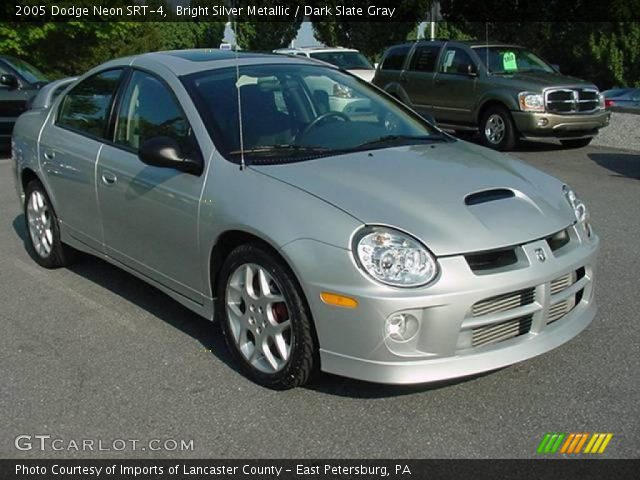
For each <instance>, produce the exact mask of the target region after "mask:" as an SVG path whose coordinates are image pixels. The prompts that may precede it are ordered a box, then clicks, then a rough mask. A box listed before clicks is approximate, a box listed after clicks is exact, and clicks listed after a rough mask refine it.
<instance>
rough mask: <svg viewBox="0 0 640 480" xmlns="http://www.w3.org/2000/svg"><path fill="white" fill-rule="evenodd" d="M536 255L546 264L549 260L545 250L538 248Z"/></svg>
mask: <svg viewBox="0 0 640 480" xmlns="http://www.w3.org/2000/svg"><path fill="white" fill-rule="evenodd" d="M535 253H536V258H537V259H538V261H540V262H544V261H546V260H547V256H546V255H545V254H544V250H542V249H541V248H536V250H535Z"/></svg>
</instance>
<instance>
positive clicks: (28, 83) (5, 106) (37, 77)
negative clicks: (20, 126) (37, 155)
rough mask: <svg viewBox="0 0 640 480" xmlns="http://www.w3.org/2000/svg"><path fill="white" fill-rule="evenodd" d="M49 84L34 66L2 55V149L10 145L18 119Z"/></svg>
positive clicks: (0, 83)
mask: <svg viewBox="0 0 640 480" xmlns="http://www.w3.org/2000/svg"><path fill="white" fill-rule="evenodd" d="M47 82H48V80H47V77H45V76H44V75H43V74H42V72H40V71H39V70H38V69H37V68H35V67H34V66H33V65H29V64H28V63H27V62H25V61H24V60H20V59H18V58H14V57H10V56H7V55H0V147H2V146H8V145H9V141H10V140H11V131H12V130H13V125H14V123H15V121H16V118H18V116H19V115H20V114H21V113H22V112H24V111H25V110H26V109H27V106H28V103H29V101H30V100H31V99H32V98H33V97H34V96H35V94H36V93H38V90H39V89H40V87H42V86H43V85H45V84H46V83H47Z"/></svg>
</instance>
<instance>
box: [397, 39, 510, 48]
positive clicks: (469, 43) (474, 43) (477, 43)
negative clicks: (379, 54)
mask: <svg viewBox="0 0 640 480" xmlns="http://www.w3.org/2000/svg"><path fill="white" fill-rule="evenodd" d="M416 43H417V44H429V43H437V44H444V43H451V44H457V45H462V46H466V47H470V48H479V47H510V48H523V47H521V46H520V45H514V44H510V43H503V42H497V41H493V40H489V41H488V42H487V41H486V40H449V39H447V38H435V39H433V40H429V39H420V40H416V41H415V42H405V43H399V44H397V45H393V46H392V47H390V48H394V47H403V46H409V47H410V46H413V45H414V44H416Z"/></svg>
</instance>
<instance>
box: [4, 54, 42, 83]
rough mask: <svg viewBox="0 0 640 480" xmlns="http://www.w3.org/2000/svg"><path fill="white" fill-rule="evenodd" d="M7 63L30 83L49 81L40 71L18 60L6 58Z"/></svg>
mask: <svg viewBox="0 0 640 480" xmlns="http://www.w3.org/2000/svg"><path fill="white" fill-rule="evenodd" d="M5 61H6V62H7V63H8V64H9V65H11V67H13V69H14V70H16V71H17V72H18V74H19V75H20V76H21V77H22V78H24V79H25V80H26V81H27V82H29V83H47V82H48V81H49V80H48V79H47V77H45V76H44V73H42V72H41V71H40V70H38V69H37V68H36V67H34V66H33V65H29V64H28V63H27V62H25V61H23V60H19V59H17V58H5Z"/></svg>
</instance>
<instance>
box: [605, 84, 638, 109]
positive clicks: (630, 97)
mask: <svg viewBox="0 0 640 480" xmlns="http://www.w3.org/2000/svg"><path fill="white" fill-rule="evenodd" d="M602 95H604V103H605V107H606V108H611V107H621V108H626V109H633V110H640V88H612V89H611V90H605V91H604V92H602Z"/></svg>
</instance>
